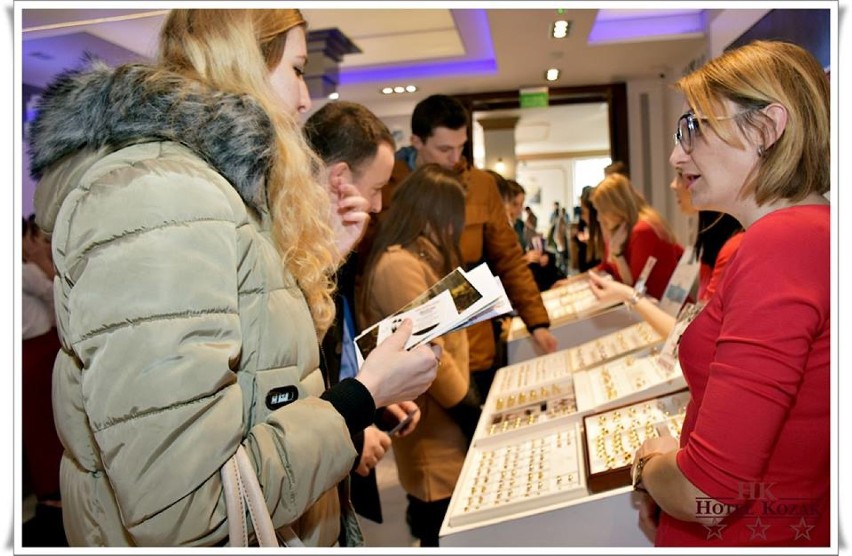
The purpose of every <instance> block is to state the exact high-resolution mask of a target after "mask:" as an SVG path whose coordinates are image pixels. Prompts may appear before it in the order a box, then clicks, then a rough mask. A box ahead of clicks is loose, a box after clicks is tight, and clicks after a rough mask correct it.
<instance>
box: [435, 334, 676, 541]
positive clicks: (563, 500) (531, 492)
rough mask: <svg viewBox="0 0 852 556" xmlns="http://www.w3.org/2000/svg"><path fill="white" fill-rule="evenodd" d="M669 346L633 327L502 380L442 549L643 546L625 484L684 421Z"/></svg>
mask: <svg viewBox="0 0 852 556" xmlns="http://www.w3.org/2000/svg"><path fill="white" fill-rule="evenodd" d="M665 345H666V344H664V343H663V338H661V337H660V336H659V335H656V334H654V333H653V330H652V329H651V328H650V327H649V326H648V325H647V324H644V323H628V324H627V325H625V326H622V327H620V328H618V329H615V330H611V331H608V332H607V333H605V334H601V335H599V336H598V337H593V338H591V339H589V340H588V341H586V342H581V343H580V344H578V345H576V346H575V347H573V348H570V349H564V350H562V351H560V352H556V353H553V354H548V355H545V356H541V357H536V358H533V359H530V360H527V361H523V362H520V363H516V364H513V365H509V366H507V367H504V368H502V369H499V370H498V371H497V373H496V375H495V379H494V382H493V385H492V388H491V390H490V392H489V394H488V397H487V399H486V400H485V404H484V406H483V411H482V417H481V418H480V421H479V424H478V426H477V429H476V432H475V434H474V438H473V440H472V442H471V446H470V449H469V451H468V454H467V457H466V459H465V463H464V466H463V468H462V471H461V474H460V477H459V480H458V483H457V485H456V488H455V490H454V492H453V496H452V499H451V501H450V506H449V509H448V511H447V515H446V516H445V518H444V522H443V524H442V527H441V532H440V544H441V546H448V547H449V546H633V547H647V546H649V544H648V541H647V538H646V537H645V536H644V534H643V533H642V532H641V530H639V528H638V527H636V526H634V525H632V524H635V523H636V511H637V510H636V505H635V504H636V500H635V499H634V498H635V493H634V492H633V490H632V488H630V487H629V486H625V485H629V480H630V477H629V473H630V465H631V464H632V460H633V453H634V452H635V450H636V448H638V447H639V446H640V445H641V443H642V442H643V441H644V439H645V438H647V437H649V436H653V435H660V434H671V435H672V436H675V437H677V435H678V433H679V431H680V427H681V424H682V421H683V415H684V409H685V407H686V403H687V401H688V393H687V392H686V391H685V390H682V389H683V388H684V387H685V381H684V379H683V375H682V374H681V372H680V367H679V365H677V359H676V358H674V359H673V361H674V364H662V363H660V361H661V359H662V358H661V351H662V350H663V348H664V346H665ZM669 359H671V358H669ZM673 392H675V394H672V393H673ZM612 524H622V525H618V526H612Z"/></svg>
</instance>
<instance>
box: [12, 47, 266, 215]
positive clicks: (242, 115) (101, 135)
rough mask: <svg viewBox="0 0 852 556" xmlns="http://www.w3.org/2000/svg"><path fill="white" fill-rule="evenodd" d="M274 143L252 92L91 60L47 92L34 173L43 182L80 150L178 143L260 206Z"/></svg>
mask: <svg viewBox="0 0 852 556" xmlns="http://www.w3.org/2000/svg"><path fill="white" fill-rule="evenodd" d="M273 140H274V139H273V129H272V123H271V121H270V119H269V117H268V116H267V115H266V113H265V112H264V110H263V109H262V108H261V107H260V105H259V104H258V103H257V102H256V101H255V100H254V99H252V98H251V97H249V96H247V95H235V94H231V93H223V92H220V91H214V90H210V89H208V88H205V87H203V86H202V85H200V84H198V83H196V82H193V81H191V80H189V79H186V78H184V77H182V76H180V75H177V74H174V73H168V72H164V71H162V70H158V69H156V68H153V67H151V66H146V65H142V64H128V65H124V66H120V67H118V68H115V69H113V68H110V67H108V66H106V65H105V64H103V63H101V62H97V61H93V62H90V63H89V64H88V65H87V67H86V68H83V69H79V70H73V71H68V72H66V73H63V74H62V75H60V76H59V77H57V78H56V80H55V81H53V82H52V83H51V84H50V85H49V86H48V87H47V89H46V90H45V92H44V93H43V94H42V98H41V101H40V103H39V106H38V115H37V117H36V119H35V120H34V121H33V123H32V125H31V127H30V142H29V152H30V156H31V157H32V164H31V169H32V170H31V171H32V175H33V177H34V178H35V179H39V178H41V176H42V175H43V174H44V173H45V172H46V171H48V170H49V169H50V168H51V167H52V166H53V165H55V164H57V163H59V162H60V161H62V160H63V159H65V158H66V157H68V156H69V155H73V154H75V153H78V152H80V151H93V152H94V151H97V150H98V149H103V148H106V149H107V150H108V151H115V150H118V149H120V148H123V147H126V146H129V145H132V144H134V143H144V142H148V141H174V142H177V143H181V144H183V145H185V146H186V147H188V148H189V149H191V150H192V151H194V152H195V153H196V154H197V155H198V156H199V157H201V158H202V159H203V160H205V161H206V162H207V163H209V164H210V165H211V166H213V167H214V168H215V169H216V170H217V171H218V172H219V173H220V174H221V175H222V176H224V177H225V178H226V179H227V180H228V181H229V182H230V183H231V184H232V185H233V186H234V189H235V190H236V191H237V192H238V193H239V194H240V196H241V197H242V198H243V200H244V201H245V202H246V203H247V204H248V205H250V206H252V207H253V208H255V209H259V210H260V209H262V208H263V205H265V203H266V195H265V190H263V188H264V183H265V178H266V175H267V172H268V170H269V167H270V165H271V161H272V144H273ZM60 202H61V200H60Z"/></svg>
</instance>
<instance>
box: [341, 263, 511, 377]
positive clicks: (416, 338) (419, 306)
mask: <svg viewBox="0 0 852 556" xmlns="http://www.w3.org/2000/svg"><path fill="white" fill-rule="evenodd" d="M511 310H512V305H511V304H510V303H509V300H508V298H507V297H506V292H505V291H504V290H503V286H502V284H501V283H500V280H499V278H496V277H495V276H494V275H492V274H491V270H490V269H489V268H488V265H487V264H486V263H482V264H481V265H479V266H478V267H476V268H474V269H473V270H471V271H470V272H465V271H464V270H463V269H461V268H456V269H455V270H453V271H452V272H450V273H449V274H447V275H446V276H444V277H443V278H441V280H439V281H438V282H437V283H435V284H434V285H433V286H432V287H430V288H429V289H428V290H426V291H425V292H423V293H422V294H420V295H419V296H417V298H415V299H414V300H413V301H411V302H410V303H409V304H408V305H406V306H405V307H402V308H401V309H400V310H398V311H397V312H395V313H394V314H392V315H390V316H388V317H386V318H385V319H383V320H381V321H379V322H377V323H376V324H374V325H373V326H371V327H370V328H367V329H366V330H364V332H362V333H361V334H360V335H359V336H358V337H356V338H355V339H354V342H355V347H356V349H355V354H356V356H357V359H358V365H359V366H360V365H361V363H363V361H364V359H366V358H367V355H369V353H370V352H371V351H373V349H375V347H376V346H377V345H379V344H380V343H382V342H383V341H384V340H385V339H386V338H387V337H388V336H390V335H391V334H393V333H394V331H395V330H396V329H397V327H398V326H399V324H400V323H401V322H402V321H403V320H404V319H406V318H409V319H411V320H412V322H413V323H414V331H413V332H412V334H411V337H410V338H409V339H408V342H407V343H406V344H405V349H413V348H415V347H417V346H420V345H423V344H425V343H428V342H430V341H432V340H434V339H435V338H438V337H440V336H442V335H444V334H446V333H447V332H453V331H456V330H461V329H462V328H466V327H467V326H470V325H472V324H474V323H476V322H479V321H480V320H484V319H486V318H493V317H496V316H499V315H502V314H505V313H508V312H510V311H511Z"/></svg>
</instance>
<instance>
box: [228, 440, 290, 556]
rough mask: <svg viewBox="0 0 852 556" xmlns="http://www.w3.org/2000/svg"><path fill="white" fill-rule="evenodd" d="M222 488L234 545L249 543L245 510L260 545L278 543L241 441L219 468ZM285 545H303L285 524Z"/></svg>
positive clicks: (264, 501) (261, 492) (274, 544)
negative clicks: (234, 451)
mask: <svg viewBox="0 0 852 556" xmlns="http://www.w3.org/2000/svg"><path fill="white" fill-rule="evenodd" d="M220 473H221V476H222V488H223V490H224V492H225V506H226V507H227V509H228V537H229V541H230V545H231V546H248V522H247V521H246V510H248V516H249V518H250V519H251V522H252V525H253V527H254V532H255V536H256V537H257V542H258V544H259V545H260V546H278V537H277V536H276V534H275V527H274V526H273V525H272V518H271V517H269V510H268V509H267V507H266V500H265V499H264V497H263V491H262V490H261V489H260V483H259V482H258V480H257V475H256V474H255V472H254V467H252V465H251V461H250V460H249V458H248V454H246V450H245V448H244V447H243V445H242V444H240V446H239V448H237V451H236V453H234V455H233V456H231V457H230V459H228V461H227V462H225V464H224V465H223V466H222V469H221V471H220ZM280 532H281V533H282V534H283V535H284V539H283V540H284V541H285V546H294V547H295V546H304V544H302V541H301V539H299V537H298V536H297V535H296V533H295V531H293V529H292V528H290V527H283V528H282V529H281V530H280Z"/></svg>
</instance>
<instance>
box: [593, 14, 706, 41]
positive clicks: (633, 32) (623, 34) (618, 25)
mask: <svg viewBox="0 0 852 556" xmlns="http://www.w3.org/2000/svg"><path fill="white" fill-rule="evenodd" d="M705 29H706V21H705V16H704V11H703V10H630V11H629V12H625V13H622V14H619V10H599V11H598V16H597V18H595V24H594V26H593V27H592V30H591V32H590V33H589V37H588V42H589V44H606V43H614V42H636V41H650V40H665V39H668V38H683V37H684V36H690V35H692V36H701V35H703V34H704V32H705Z"/></svg>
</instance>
